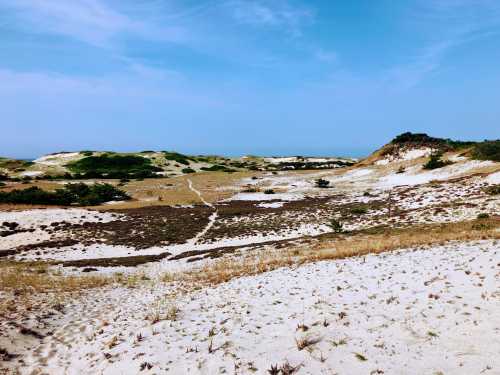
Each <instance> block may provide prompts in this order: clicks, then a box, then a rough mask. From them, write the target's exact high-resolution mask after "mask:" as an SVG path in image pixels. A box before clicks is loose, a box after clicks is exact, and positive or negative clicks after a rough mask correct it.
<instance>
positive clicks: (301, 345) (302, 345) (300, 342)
mask: <svg viewBox="0 0 500 375" xmlns="http://www.w3.org/2000/svg"><path fill="white" fill-rule="evenodd" d="M318 342H320V339H319V338H302V339H295V344H296V345H297V349H298V350H299V351H301V350H304V349H306V348H308V347H310V346H311V345H314V344H317V343H318Z"/></svg>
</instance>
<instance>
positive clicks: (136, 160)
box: [66, 154, 162, 179]
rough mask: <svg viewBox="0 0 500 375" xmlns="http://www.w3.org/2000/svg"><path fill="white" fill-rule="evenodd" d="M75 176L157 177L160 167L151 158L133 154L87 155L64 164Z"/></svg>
mask: <svg viewBox="0 0 500 375" xmlns="http://www.w3.org/2000/svg"><path fill="white" fill-rule="evenodd" d="M66 166H67V167H68V168H69V169H70V170H71V171H72V172H75V173H76V175H75V178H115V179H120V178H129V177H130V178H148V177H157V175H156V174H155V173H154V172H158V171H161V170H162V169H161V168H158V167H155V166H153V165H151V160H149V159H147V158H143V157H141V156H135V155H109V154H105V155H101V156H88V157H85V158H83V159H80V160H77V161H74V162H71V163H69V164H67V165H66Z"/></svg>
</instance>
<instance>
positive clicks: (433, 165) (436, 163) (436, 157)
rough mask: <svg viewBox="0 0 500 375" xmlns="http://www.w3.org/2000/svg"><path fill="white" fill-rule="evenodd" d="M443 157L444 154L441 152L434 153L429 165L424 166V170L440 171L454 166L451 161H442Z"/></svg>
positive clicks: (428, 162)
mask: <svg viewBox="0 0 500 375" xmlns="http://www.w3.org/2000/svg"><path fill="white" fill-rule="evenodd" d="M442 156H443V154H442V153H440V152H435V153H433V154H432V155H431V156H430V157H429V160H428V161H427V163H425V164H424V166H423V168H424V169H438V168H442V167H445V166H447V165H450V164H453V163H452V162H451V161H449V160H442V159H441V157H442Z"/></svg>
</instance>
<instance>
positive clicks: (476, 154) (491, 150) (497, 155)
mask: <svg viewBox="0 0 500 375" xmlns="http://www.w3.org/2000/svg"><path fill="white" fill-rule="evenodd" d="M472 158H473V159H477V160H493V161H500V140H496V141H484V142H481V143H478V144H477V145H475V147H474V149H473V150H472Z"/></svg>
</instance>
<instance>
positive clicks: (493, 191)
mask: <svg viewBox="0 0 500 375" xmlns="http://www.w3.org/2000/svg"><path fill="white" fill-rule="evenodd" d="M484 192H485V193H486V194H489V195H498V194H500V185H493V186H488V187H487V188H485V189H484Z"/></svg>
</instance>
